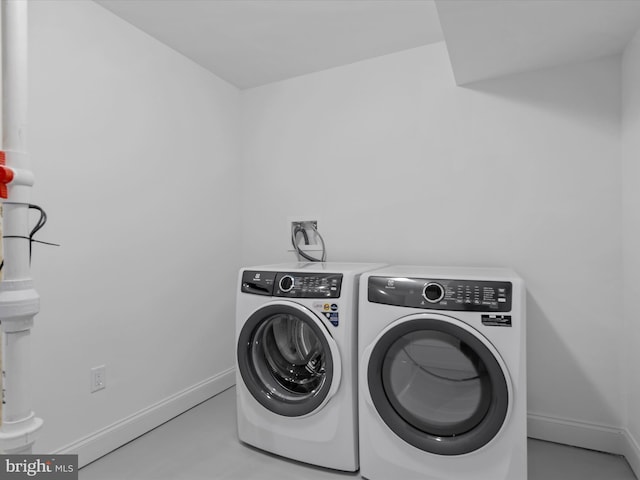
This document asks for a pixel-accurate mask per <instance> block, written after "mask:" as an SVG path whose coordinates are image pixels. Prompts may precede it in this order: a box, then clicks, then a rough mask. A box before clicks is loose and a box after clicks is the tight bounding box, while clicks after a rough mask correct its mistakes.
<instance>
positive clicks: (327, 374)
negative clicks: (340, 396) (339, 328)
mask: <svg viewBox="0 0 640 480" xmlns="http://www.w3.org/2000/svg"><path fill="white" fill-rule="evenodd" d="M237 358H238V369H239V370H240V374H241V376H242V380H243V381H244V384H245V386H246V387H247V389H248V390H249V392H250V393H251V395H252V396H253V397H254V398H255V399H256V400H257V401H258V402H260V404H262V405H263V406H264V407H265V408H267V409H268V410H270V411H272V412H274V413H277V414H279V415H283V416H286V417H303V416H306V415H310V414H313V413H314V412H316V411H318V410H319V409H320V408H322V407H323V406H324V405H325V404H326V403H327V402H328V401H329V399H330V398H331V397H332V396H333V394H334V393H335V392H336V390H337V388H338V385H339V384H340V376H341V364H340V357H339V354H338V347H337V345H336V342H335V340H334V339H333V338H332V337H331V335H330V334H329V331H328V329H327V328H326V327H325V325H324V324H323V323H322V321H321V320H320V319H319V317H318V316H317V315H315V314H314V313H313V312H312V311H311V310H309V309H308V308H306V307H304V306H302V305H299V304H297V303H293V302H285V301H283V302H272V303H269V304H266V305H264V306H263V307H261V308H259V309H258V310H256V311H255V312H254V313H253V314H251V316H250V317H249V318H248V319H247V321H246V322H245V323H244V325H243V327H242V330H241V331H240V335H239V337H238V345H237Z"/></svg>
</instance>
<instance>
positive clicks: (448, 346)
mask: <svg viewBox="0 0 640 480" xmlns="http://www.w3.org/2000/svg"><path fill="white" fill-rule="evenodd" d="M358 328H359V334H358V342H359V361H360V365H359V417H360V422H359V424H360V472H361V474H362V476H363V477H365V478H368V479H370V480H388V479H391V478H406V479H409V480H472V479H473V480H526V478H527V423H526V413H527V408H526V399H527V396H526V352H525V287H524V283H523V281H522V279H521V278H519V277H518V276H517V275H516V274H515V273H514V272H513V271H511V270H507V269H472V268H442V267H433V268H432V267H415V266H395V267H387V268H383V269H380V270H376V271H375V272H370V273H366V274H364V275H363V276H362V278H361V280H360V308H359V327H358Z"/></svg>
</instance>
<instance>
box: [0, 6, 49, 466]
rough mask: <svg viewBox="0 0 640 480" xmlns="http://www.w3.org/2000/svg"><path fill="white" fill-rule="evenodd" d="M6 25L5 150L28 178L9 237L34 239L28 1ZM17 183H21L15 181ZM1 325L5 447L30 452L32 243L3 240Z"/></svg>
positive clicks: (34, 427)
mask: <svg viewBox="0 0 640 480" xmlns="http://www.w3.org/2000/svg"><path fill="white" fill-rule="evenodd" d="M0 1H1V2H2V10H1V16H2V18H1V21H2V23H1V29H2V81H3V85H2V102H3V103H2V148H1V149H2V150H3V151H4V152H5V155H6V159H7V166H8V167H10V168H11V169H12V170H14V171H15V172H19V175H18V176H19V177H20V178H22V179H25V178H26V179H27V180H26V181H20V182H12V183H11V184H9V198H8V200H7V201H6V202H5V203H4V204H3V212H4V213H3V235H4V236H8V235H12V236H20V237H28V235H29V216H28V206H27V205H28V203H29V200H30V195H31V185H32V184H33V174H32V173H31V171H30V168H29V156H28V154H27V73H28V72H27V33H28V32H27V9H28V3H29V2H26V1H24V0H0ZM13 183H15V184H13ZM3 248H4V267H3V271H2V274H3V279H2V283H0V326H1V328H2V333H3V341H2V367H3V374H4V375H3V376H4V385H3V398H4V405H3V408H2V425H0V451H2V452H5V453H30V452H31V451H32V446H33V443H34V442H35V440H36V435H37V433H38V431H39V430H40V428H41V427H42V423H43V422H42V420H41V419H39V418H36V416H35V414H34V413H33V411H32V410H31V392H30V388H31V369H30V364H31V353H30V352H31V335H30V334H31V327H32V326H33V318H34V316H35V315H36V314H37V313H38V311H39V310H40V298H39V296H38V293H37V292H36V291H35V289H34V288H33V282H32V280H31V274H30V271H29V270H30V268H29V242H28V241H27V240H25V239H23V238H3Z"/></svg>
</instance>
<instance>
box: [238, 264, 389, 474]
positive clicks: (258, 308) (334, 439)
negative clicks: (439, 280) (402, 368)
mask: <svg viewBox="0 0 640 480" xmlns="http://www.w3.org/2000/svg"><path fill="white" fill-rule="evenodd" d="M382 266H383V265H381V264H347V263H293V264H282V265H270V266H260V267H247V268H243V269H241V271H240V275H239V286H238V297H237V305H236V347H237V348H236V358H237V367H238V368H237V373H236V389H237V390H236V391H237V407H238V436H239V438H240V440H241V441H242V442H245V443H247V444H250V445H253V446H255V447H258V448H260V449H262V450H266V451H268V452H271V453H275V454H278V455H281V456H284V457H287V458H291V459H294V460H298V461H301V462H306V463H310V464H313V465H318V466H321V467H326V468H332V469H337V470H344V471H355V470H358V467H359V461H358V437H357V432H358V428H357V421H358V415H357V374H358V372H357V363H356V362H357V343H356V342H357V328H356V327H357V325H356V319H357V307H358V299H357V295H358V280H359V277H360V275H361V274H362V273H363V272H365V271H368V270H372V269H375V268H380V267H382Z"/></svg>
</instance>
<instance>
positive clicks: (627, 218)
mask: <svg viewBox="0 0 640 480" xmlns="http://www.w3.org/2000/svg"><path fill="white" fill-rule="evenodd" d="M622 100H623V101H622V105H623V110H622V113H623V115H622V178H623V184H622V212H623V233H624V235H623V239H624V241H623V259H624V264H623V265H624V267H623V272H624V287H625V288H624V299H625V302H624V315H625V320H626V324H625V327H624V332H625V334H626V337H627V340H628V341H627V350H626V353H627V357H626V359H625V360H626V362H625V367H626V368H625V369H623V370H622V373H623V375H621V380H620V381H621V383H622V384H623V385H624V386H625V387H626V388H627V389H628V390H627V405H628V410H627V415H628V420H627V421H628V431H629V434H630V436H631V443H632V444H633V449H634V453H635V459H634V460H635V468H636V472H640V380H639V379H640V349H639V348H638V345H640V314H639V311H638V299H639V298H640V251H639V250H638V245H640V221H639V219H640V31H638V33H636V35H635V37H634V38H633V40H632V41H631V42H630V43H629V45H628V46H627V48H626V50H625V53H624V56H623V62H622ZM627 458H630V456H627ZM630 461H632V462H633V460H630ZM632 464H633V463H632Z"/></svg>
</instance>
